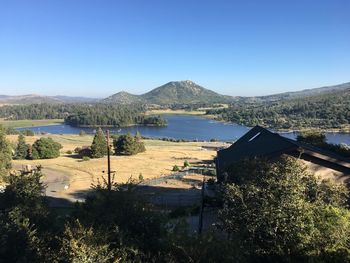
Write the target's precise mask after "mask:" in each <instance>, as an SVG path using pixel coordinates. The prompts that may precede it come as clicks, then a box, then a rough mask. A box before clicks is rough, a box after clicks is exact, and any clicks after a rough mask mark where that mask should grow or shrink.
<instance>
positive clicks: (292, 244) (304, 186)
mask: <svg viewBox="0 0 350 263" xmlns="http://www.w3.org/2000/svg"><path fill="white" fill-rule="evenodd" d="M230 173H232V176H231V177H230V178H233V179H232V181H231V182H230V183H229V184H227V185H226V186H225V189H224V198H223V200H224V206H223V208H222V210H221V211H220V219H221V226H222V228H223V229H224V230H225V231H226V232H227V233H228V234H229V235H230V238H231V239H232V240H233V241H234V242H237V243H238V244H240V245H241V246H242V248H243V252H244V253H247V254H248V255H251V256H252V257H256V258H261V259H265V260H268V261H269V260H273V259H274V260H277V261H281V260H282V261H285V260H287V261H288V259H289V260H292V259H294V260H295V259H297V258H303V259H305V258H312V257H319V256H320V255H322V257H326V258H332V257H335V256H339V255H342V256H341V257H342V260H345V261H346V260H349V259H350V246H349V242H350V221H349V219H350V211H349V210H347V209H346V201H347V190H346V188H345V186H342V185H336V184H333V183H331V182H329V181H322V182H319V181H317V179H316V178H315V177H314V176H312V175H310V174H308V173H307V171H306V168H305V167H304V166H303V165H301V164H300V163H299V162H298V161H297V160H296V159H294V158H290V157H282V158H280V159H279V160H275V161H273V162H269V161H267V160H263V159H256V160H252V161H248V160H247V161H243V162H242V163H241V164H240V165H236V166H235V167H232V168H231V170H230Z"/></svg>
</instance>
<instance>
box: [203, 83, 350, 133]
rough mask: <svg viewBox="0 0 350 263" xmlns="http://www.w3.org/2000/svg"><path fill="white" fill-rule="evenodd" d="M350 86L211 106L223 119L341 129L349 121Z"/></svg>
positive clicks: (285, 126) (277, 126)
mask: <svg viewBox="0 0 350 263" xmlns="http://www.w3.org/2000/svg"><path fill="white" fill-rule="evenodd" d="M349 101H350V90H345V91H341V92H337V93H332V94H324V95H317V96H311V97H306V98H298V99H289V100H278V101H272V102H271V101H257V102H245V101H238V102H237V103H234V104H232V105H231V106H230V107H229V108H226V109H212V110H208V111H207V114H214V115H216V116H217V118H218V119H220V120H225V121H231V122H235V123H238V124H243V125H246V126H255V125H262V126H265V127H268V128H274V129H294V130H300V129H303V128H322V129H341V128H343V127H345V126H348V125H349V124H350V103H349Z"/></svg>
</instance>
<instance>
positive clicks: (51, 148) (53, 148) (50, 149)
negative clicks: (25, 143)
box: [31, 137, 62, 160]
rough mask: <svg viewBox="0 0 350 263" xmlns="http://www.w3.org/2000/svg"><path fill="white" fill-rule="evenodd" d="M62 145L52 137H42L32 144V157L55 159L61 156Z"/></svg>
mask: <svg viewBox="0 0 350 263" xmlns="http://www.w3.org/2000/svg"><path fill="white" fill-rule="evenodd" d="M61 148H62V145H61V144H60V143H58V142H55V141H54V140H53V139H52V138H44V137H43V138H40V139H39V140H36V141H35V142H34V144H33V146H32V154H31V155H32V156H31V157H32V159H34V160H35V159H53V158H57V157H59V156H60V149H61Z"/></svg>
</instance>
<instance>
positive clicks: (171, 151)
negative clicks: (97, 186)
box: [8, 135, 216, 195]
mask: <svg viewBox="0 0 350 263" xmlns="http://www.w3.org/2000/svg"><path fill="white" fill-rule="evenodd" d="M45 136H46V137H48V136H49V137H51V138H53V139H54V140H55V141H57V142H59V143H61V144H62V146H63V148H62V149H61V156H60V157H59V158H56V159H49V160H14V161H13V165H14V167H21V166H22V165H28V164H29V165H32V166H35V165H41V166H42V167H44V168H46V169H47V170H46V171H47V172H49V171H55V172H60V173H62V175H65V176H66V177H68V178H69V189H68V190H66V191H65V192H64V193H63V194H65V195H69V194H73V193H74V192H79V191H84V190H87V189H89V188H90V186H91V184H92V183H96V182H97V179H98V178H101V176H102V175H104V174H103V171H105V170H106V169H107V158H101V159H91V160H89V161H82V160H81V159H79V158H76V156H75V155H74V154H66V152H67V151H68V150H71V151H73V150H74V149H75V148H76V147H78V146H79V147H81V146H88V145H91V142H92V136H90V135H86V136H79V135H45ZM39 137H40V136H27V137H26V142H27V143H33V142H34V141H35V140H36V139H38V138H39ZM8 139H9V140H10V141H11V142H13V143H15V142H16V140H17V136H15V135H9V136H8ZM144 142H145V146H146V152H144V153H140V154H137V155H134V156H112V157H111V168H112V170H113V171H116V175H115V181H116V182H126V181H127V180H128V179H129V178H130V177H131V178H134V179H138V178H139V175H140V174H142V176H143V178H144V179H150V178H157V177H161V176H164V175H169V174H171V172H172V171H171V170H172V167H173V166H174V165H175V164H176V165H178V166H182V165H183V163H184V161H185V160H188V161H189V162H192V163H194V162H200V161H202V160H212V159H213V158H214V156H215V155H216V152H215V151H212V150H204V149H202V147H201V145H202V144H203V143H200V142H181V143H175V142H166V141H159V140H145V141H144ZM44 171H45V170H44Z"/></svg>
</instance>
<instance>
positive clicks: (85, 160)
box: [82, 156, 90, 162]
mask: <svg viewBox="0 0 350 263" xmlns="http://www.w3.org/2000/svg"><path fill="white" fill-rule="evenodd" d="M82 161H83V162H87V161H90V157H88V156H83V158H82Z"/></svg>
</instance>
